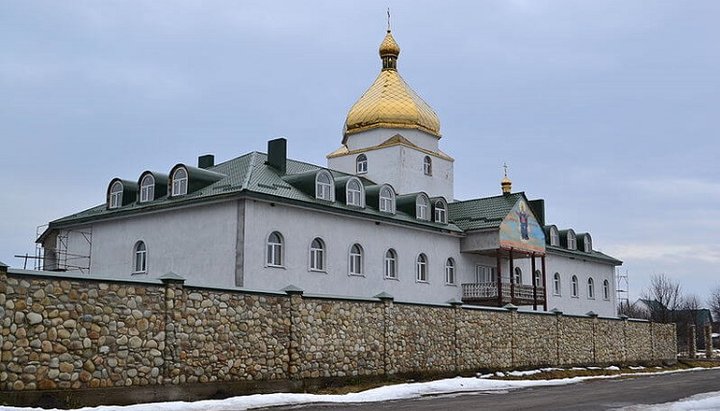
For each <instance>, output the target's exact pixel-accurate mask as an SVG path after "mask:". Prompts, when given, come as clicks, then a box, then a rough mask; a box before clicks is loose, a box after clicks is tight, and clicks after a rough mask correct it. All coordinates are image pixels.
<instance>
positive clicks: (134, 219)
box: [91, 201, 237, 287]
mask: <svg viewBox="0 0 720 411" xmlns="http://www.w3.org/2000/svg"><path fill="white" fill-rule="evenodd" d="M236 229H237V202H236V201H227V202H223V203H215V204H206V205H199V206H195V207H188V208H179V209H170V210H165V211H160V212H157V213H151V214H144V215H136V216H131V217H129V218H123V219H116V220H110V221H104V222H97V223H95V224H93V242H92V260H91V275H98V276H102V277H113V278H143V277H145V278H157V277H160V276H162V275H163V274H166V273H167V272H169V271H172V272H174V273H176V274H178V275H180V276H182V277H184V278H185V279H186V284H188V285H211V286H220V287H234V285H235V247H236V241H237V231H236ZM138 240H142V241H144V242H145V244H146V246H147V250H148V254H147V261H148V263H147V268H148V272H147V274H134V275H133V274H131V273H132V270H133V258H134V255H133V247H134V246H135V243H136V242H137V241H138Z"/></svg>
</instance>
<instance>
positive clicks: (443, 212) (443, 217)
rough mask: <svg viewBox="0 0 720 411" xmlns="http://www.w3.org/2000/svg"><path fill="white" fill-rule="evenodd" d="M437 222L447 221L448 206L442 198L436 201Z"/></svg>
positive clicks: (444, 222) (443, 222)
mask: <svg viewBox="0 0 720 411" xmlns="http://www.w3.org/2000/svg"><path fill="white" fill-rule="evenodd" d="M435 222H436V223H440V224H446V223H447V207H446V206H445V203H444V202H443V201H441V200H438V201H436V202H435Z"/></svg>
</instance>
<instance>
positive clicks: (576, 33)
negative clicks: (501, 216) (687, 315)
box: [0, 0, 720, 299]
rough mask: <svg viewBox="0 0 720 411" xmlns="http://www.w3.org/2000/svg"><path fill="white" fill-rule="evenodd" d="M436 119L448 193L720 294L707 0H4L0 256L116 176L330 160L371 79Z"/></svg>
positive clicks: (636, 273)
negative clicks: (251, 157)
mask: <svg viewBox="0 0 720 411" xmlns="http://www.w3.org/2000/svg"><path fill="white" fill-rule="evenodd" d="M388 5H390V6H391V7H392V16H393V17H392V26H393V34H394V36H395V39H396V40H397V41H398V43H399V44H400V47H401V49H402V52H401V55H400V59H399V62H398V67H399V70H400V73H401V74H402V75H403V77H404V78H405V80H406V81H408V83H409V84H410V85H411V86H412V87H413V88H414V89H415V90H416V91H417V92H418V93H419V94H420V95H421V96H422V97H423V98H424V99H425V100H426V101H427V102H428V103H429V104H430V105H431V106H432V107H433V108H434V109H435V111H436V112H437V113H438V115H439V117H440V121H441V127H442V130H441V131H442V134H443V137H442V140H441V141H440V144H441V148H442V149H443V150H444V151H445V152H447V153H448V154H450V155H451V156H453V157H454V158H455V160H456V161H455V193H456V196H457V198H458V199H468V198H474V197H481V196H490V195H497V194H499V193H500V186H499V182H500V179H501V177H502V164H503V162H507V163H508V165H509V170H510V177H511V178H512V180H513V182H514V186H513V189H514V191H525V192H526V194H527V195H528V196H529V197H530V198H531V199H533V198H544V199H545V200H546V214H547V219H548V222H549V223H554V224H557V225H558V226H559V227H560V228H561V229H562V228H568V227H571V228H573V229H575V231H576V232H586V231H587V232H590V233H591V234H592V236H593V241H594V245H595V247H596V248H597V249H599V250H601V251H603V252H606V253H609V254H611V255H613V256H615V257H617V258H619V259H621V260H623V261H624V262H625V264H624V265H623V266H622V267H621V269H622V271H623V272H625V271H626V270H627V272H628V273H629V278H630V291H631V293H632V295H633V296H637V294H638V293H639V292H640V291H641V290H642V289H643V288H644V287H646V285H647V281H648V278H649V276H650V275H652V274H653V273H667V274H668V275H669V276H670V277H672V278H673V279H675V280H677V281H679V282H681V284H682V285H683V287H684V289H685V290H686V291H687V292H688V293H696V294H698V295H699V296H700V297H702V298H703V299H704V298H705V296H706V295H707V292H708V290H709V288H712V287H716V286H720V275H718V274H720V270H718V266H720V234H719V233H720V206H719V205H718V204H719V203H720V183H719V181H720V143H719V142H718V138H719V137H720V136H719V135H718V134H719V133H718V128H719V122H720V74H719V73H720V47H718V41H719V40H720V24H718V16H720V2H718V1H713V0H710V1H700V0H694V1H692V2H690V1H684V2H681V1H626V0H618V1H601V2H599V1H593V2H590V1H556V0H554V1H539V0H532V1H531V0H527V1H524V0H515V1H509V0H498V1H472V2H471V1H468V2H445V1H443V2H439V1H395V0H393V1H390V2H388V1H363V2H355V3H352V5H351V4H350V3H349V2H339V1H303V2H298V1H286V2H270V1H258V2H245V1H243V2H237V1H227V2H224V1H207V2H201V1H194V2H187V1H144V2H133V1H102V2H97V1H72V2H57V1H47V2H39V1H14V2H11V1H3V2H0V141H1V145H0V150H1V151H0V153H2V155H1V156H0V189H1V191H0V196H1V197H0V261H3V262H5V263H7V264H10V265H11V266H14V267H19V266H22V260H20V259H17V258H14V257H13V256H14V255H15V254H24V253H26V252H27V253H30V254H32V253H33V250H34V238H35V232H36V231H35V230H36V226H38V225H41V224H46V223H47V222H48V221H51V220H53V219H56V218H59V217H62V216H65V215H67V214H70V213H73V212H76V211H80V210H82V209H86V208H88V207H91V206H94V205H97V204H100V203H102V202H104V196H105V191H106V189H107V184H108V182H109V181H110V180H111V179H112V178H113V177H122V178H127V179H131V180H136V179H137V178H138V177H139V175H140V173H141V172H142V171H144V170H146V169H150V170H156V171H164V172H167V171H168V170H169V169H170V168H171V167H172V166H173V165H174V164H176V163H178V162H194V161H195V160H196V157H197V156H198V155H201V154H206V153H213V154H215V156H216V161H224V160H228V159H231V158H234V157H236V156H238V155H241V154H243V153H246V152H248V151H252V150H259V151H264V150H265V147H266V142H267V140H268V139H271V138H274V137H277V136H285V137H287V139H288V154H289V156H290V157H292V158H295V159H299V160H304V161H308V162H312V163H315V164H319V165H324V164H325V155H326V154H328V153H329V152H331V151H333V150H335V149H336V148H337V147H338V146H339V144H340V141H341V138H342V136H341V130H342V126H343V122H344V120H345V116H346V114H347V111H348V109H349V108H350V106H351V105H352V104H353V103H354V102H355V101H356V100H357V98H358V97H359V96H360V95H361V94H362V93H363V91H364V90H365V89H366V88H367V87H368V86H369V85H370V84H371V83H372V81H373V80H374V79H375V76H376V75H377V73H378V71H379V68H380V60H379V57H378V55H377V48H378V45H379V44H380V42H381V40H382V38H383V36H384V34H385V28H386V16H385V13H386V8H387V6H388Z"/></svg>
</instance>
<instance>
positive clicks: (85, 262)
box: [15, 225, 92, 274]
mask: <svg viewBox="0 0 720 411" xmlns="http://www.w3.org/2000/svg"><path fill="white" fill-rule="evenodd" d="M47 227H48V226H47V225H41V226H38V227H37V229H36V230H35V238H36V239H37V238H40V235H42V233H44V232H45V231H46V230H47ZM71 237H72V238H73V239H75V238H79V239H80V241H83V242H85V243H86V244H87V254H78V253H76V252H70V247H69V246H70V239H71ZM53 240H54V241H53ZM48 244H49V245H51V247H48V248H45V247H44V246H43V244H42V243H35V255H34V256H29V255H27V254H26V255H24V256H23V255H16V256H15V257H18V258H24V259H25V267H27V262H28V260H29V259H32V260H33V261H34V269H35V270H39V271H78V272H80V273H81V274H88V273H89V272H90V256H91V251H92V227H83V228H80V229H65V230H59V232H58V234H57V236H56V237H55V238H54V239H52V240H51V241H48ZM73 251H76V250H73Z"/></svg>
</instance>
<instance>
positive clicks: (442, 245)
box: [243, 200, 476, 303]
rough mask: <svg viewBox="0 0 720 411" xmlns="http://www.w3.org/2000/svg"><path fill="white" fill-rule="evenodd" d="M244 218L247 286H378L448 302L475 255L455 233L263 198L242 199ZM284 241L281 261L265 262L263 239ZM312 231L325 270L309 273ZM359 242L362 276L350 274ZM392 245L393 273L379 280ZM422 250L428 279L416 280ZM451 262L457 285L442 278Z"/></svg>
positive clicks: (364, 289)
mask: <svg viewBox="0 0 720 411" xmlns="http://www.w3.org/2000/svg"><path fill="white" fill-rule="evenodd" d="M246 204H247V207H246V224H245V239H246V243H245V248H244V252H245V258H244V261H245V265H244V269H243V271H244V284H245V287H246V288H251V289H258V290H270V291H277V290H280V289H282V288H284V287H286V286H287V285H289V284H293V285H296V286H298V287H300V288H302V289H304V290H305V292H306V293H310V294H330V295H338V296H355V297H366V298H367V297H372V296H374V295H377V294H378V293H380V292H382V291H386V292H388V293H390V294H391V295H393V296H394V297H395V299H396V300H398V301H410V302H429V303H445V302H447V301H448V300H450V299H451V298H456V299H458V300H459V299H460V298H461V296H462V290H461V287H460V285H459V284H461V283H462V282H469V280H470V277H469V275H468V274H469V273H471V272H474V264H472V259H474V258H476V256H473V257H472V258H465V257H464V256H462V255H460V252H459V242H458V241H459V240H458V238H457V237H455V236H451V235H447V234H440V233H434V232H429V231H419V230H415V229H412V228H406V227H400V226H394V225H390V224H386V223H380V224H376V223H375V222H373V221H368V220H362V219H357V218H353V217H348V216H345V215H330V214H327V213H324V212H321V211H317V210H308V209H301V208H296V207H290V206H285V205H281V204H276V205H275V206H271V205H270V204H268V203H265V202H260V201H252V200H249V201H247V203H246ZM273 231H278V232H280V233H281V234H282V235H283V237H284V239H285V256H284V257H285V267H284V268H275V267H266V265H265V258H266V254H265V253H266V250H265V244H266V240H267V237H268V235H270V233H271V232H273ZM315 237H320V238H322V239H323V241H324V242H325V244H326V253H327V254H326V259H327V271H326V272H312V271H309V261H308V260H309V257H308V256H309V248H310V243H311V241H312V240H313V238H315ZM354 243H359V244H360V245H361V246H362V247H363V250H364V268H365V275H364V276H352V275H349V274H348V271H349V267H348V256H349V252H350V247H351V246H352V244H354ZM388 248H393V249H395V251H396V252H397V255H398V279H397V280H387V279H385V278H384V273H383V264H384V256H385V252H386V250H387V249H388ZM420 252H423V253H425V254H426V255H427V256H428V260H429V271H428V273H429V282H428V283H418V282H416V281H415V261H416V258H417V256H418V254H419V253H420ZM448 257H452V258H453V259H455V261H456V265H457V268H456V275H457V276H458V280H457V285H454V286H450V285H446V284H445V261H446V260H447V258H448Z"/></svg>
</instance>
